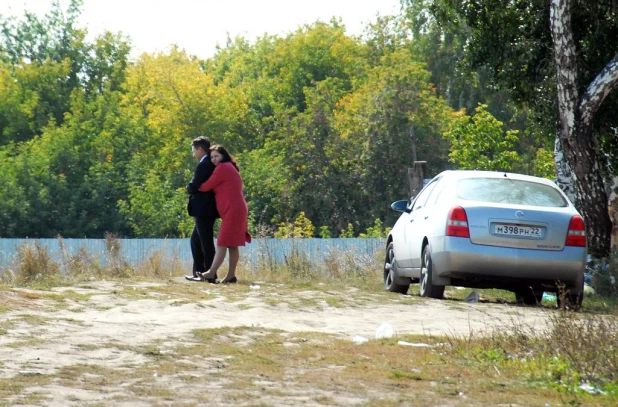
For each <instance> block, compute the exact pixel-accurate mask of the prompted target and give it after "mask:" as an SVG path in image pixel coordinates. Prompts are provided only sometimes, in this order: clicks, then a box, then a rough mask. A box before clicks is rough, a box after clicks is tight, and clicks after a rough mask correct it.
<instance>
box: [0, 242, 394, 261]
mask: <svg viewBox="0 0 618 407" xmlns="http://www.w3.org/2000/svg"><path fill="white" fill-rule="evenodd" d="M117 242H118V243H119V245H120V247H119V254H120V256H122V258H123V259H125V260H126V261H127V262H128V263H129V264H139V263H142V262H144V261H145V260H147V259H148V258H149V257H151V256H153V255H155V254H162V255H163V256H164V257H168V258H177V259H180V260H181V261H191V260H192V257H191V248H190V246H189V239H118V240H117ZM24 244H26V245H35V244H36V245H39V246H40V247H41V248H44V249H45V250H46V251H47V253H48V254H49V255H50V256H51V258H52V260H60V259H62V258H63V257H67V255H76V254H78V253H79V252H80V250H81V251H85V252H86V253H87V254H88V255H89V256H91V257H93V258H95V259H98V260H99V262H100V263H101V264H104V263H105V262H106V259H108V258H109V249H108V248H107V244H109V241H106V240H105V239H0V267H7V266H9V265H10V264H12V263H13V262H14V261H15V260H16V259H17V257H18V256H17V255H18V250H19V248H20V247H21V246H22V245H24ZM384 244H385V239H379V238H366V239H365V238H350V239H341V238H337V239H272V238H267V239H253V242H252V243H250V244H248V245H247V246H245V247H242V248H241V249H240V256H241V261H242V262H245V263H249V264H252V263H253V264H255V263H257V262H259V261H264V260H267V261H269V262H274V263H282V262H284V261H285V259H286V258H288V257H289V256H290V255H291V254H292V252H293V251H296V253H300V254H303V255H304V256H305V257H306V258H308V259H310V260H311V261H313V262H317V263H320V262H321V261H323V260H324V259H326V258H328V257H329V256H332V255H336V254H337V253H346V254H347V255H356V256H362V257H368V258H374V257H375V256H379V254H380V253H383V251H384Z"/></svg>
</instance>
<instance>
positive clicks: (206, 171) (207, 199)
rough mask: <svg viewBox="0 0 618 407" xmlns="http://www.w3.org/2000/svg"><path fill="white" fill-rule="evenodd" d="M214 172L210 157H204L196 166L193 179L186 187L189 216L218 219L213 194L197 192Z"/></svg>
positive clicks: (210, 192)
mask: <svg viewBox="0 0 618 407" xmlns="http://www.w3.org/2000/svg"><path fill="white" fill-rule="evenodd" d="M214 170H215V165H214V164H213V163H212V162H211V161H210V156H206V157H205V158H204V159H203V160H202V161H200V162H199V163H198V164H197V167H196V168H195V172H194V173H193V178H191V181H190V182H189V184H188V185H187V193H188V194H189V203H188V204H187V212H189V216H204V217H210V218H218V217H219V213H218V212H217V204H216V202H215V194H214V192H212V191H208V192H200V191H199V187H200V185H202V183H204V182H206V180H207V179H208V178H210V176H211V175H212V173H213V171H214Z"/></svg>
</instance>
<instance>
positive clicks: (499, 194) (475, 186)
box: [456, 178, 568, 208]
mask: <svg viewBox="0 0 618 407" xmlns="http://www.w3.org/2000/svg"><path fill="white" fill-rule="evenodd" d="M456 194H457V197H458V198H460V199H465V200H469V201H482V202H491V203H508V204H516V205H534V206H546V207H555V208H557V207H565V206H567V205H568V203H567V201H566V200H565V199H564V197H563V196H562V195H561V194H560V192H559V191H558V190H557V188H554V187H552V186H550V185H545V184H540V183H537V182H532V181H524V180H516V179H510V178H467V179H462V180H459V181H458V182H457V187H456Z"/></svg>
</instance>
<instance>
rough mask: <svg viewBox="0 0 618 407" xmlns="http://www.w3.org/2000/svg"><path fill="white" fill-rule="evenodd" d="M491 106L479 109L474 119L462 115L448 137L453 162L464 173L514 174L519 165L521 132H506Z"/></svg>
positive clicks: (483, 106)
mask: <svg viewBox="0 0 618 407" xmlns="http://www.w3.org/2000/svg"><path fill="white" fill-rule="evenodd" d="M486 109H487V105H479V106H478V108H477V109H476V113H475V114H474V116H472V117H471V118H470V117H468V116H464V115H462V116H461V118H460V120H457V121H455V122H454V123H453V125H452V127H451V129H450V130H449V131H448V132H447V133H446V137H448V138H449V139H450V141H451V150H450V154H449V158H450V161H451V162H453V163H455V164H456V165H457V168H459V169H462V170H486V171H511V170H512V169H513V167H514V165H516V164H517V162H518V161H519V155H518V154H517V152H516V151H515V145H516V144H517V141H518V137H517V131H513V130H511V131H508V130H507V131H506V132H505V131H504V125H503V123H502V122H500V121H498V120H497V119H496V118H495V117H493V116H492V114H491V113H489V112H488V111H487V110H486Z"/></svg>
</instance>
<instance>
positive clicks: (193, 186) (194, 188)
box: [187, 158, 215, 194]
mask: <svg viewBox="0 0 618 407" xmlns="http://www.w3.org/2000/svg"><path fill="white" fill-rule="evenodd" d="M207 160H208V158H205V159H204V161H202V162H200V163H199V164H198V165H197V168H196V169H195V173H193V178H191V181H189V184H187V193H189V194H197V193H199V192H200V191H199V188H200V185H202V184H203V183H204V182H206V180H207V179H208V178H210V176H211V175H212V173H213V171H214V170H215V166H214V164H213V163H211V162H210V161H207Z"/></svg>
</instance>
